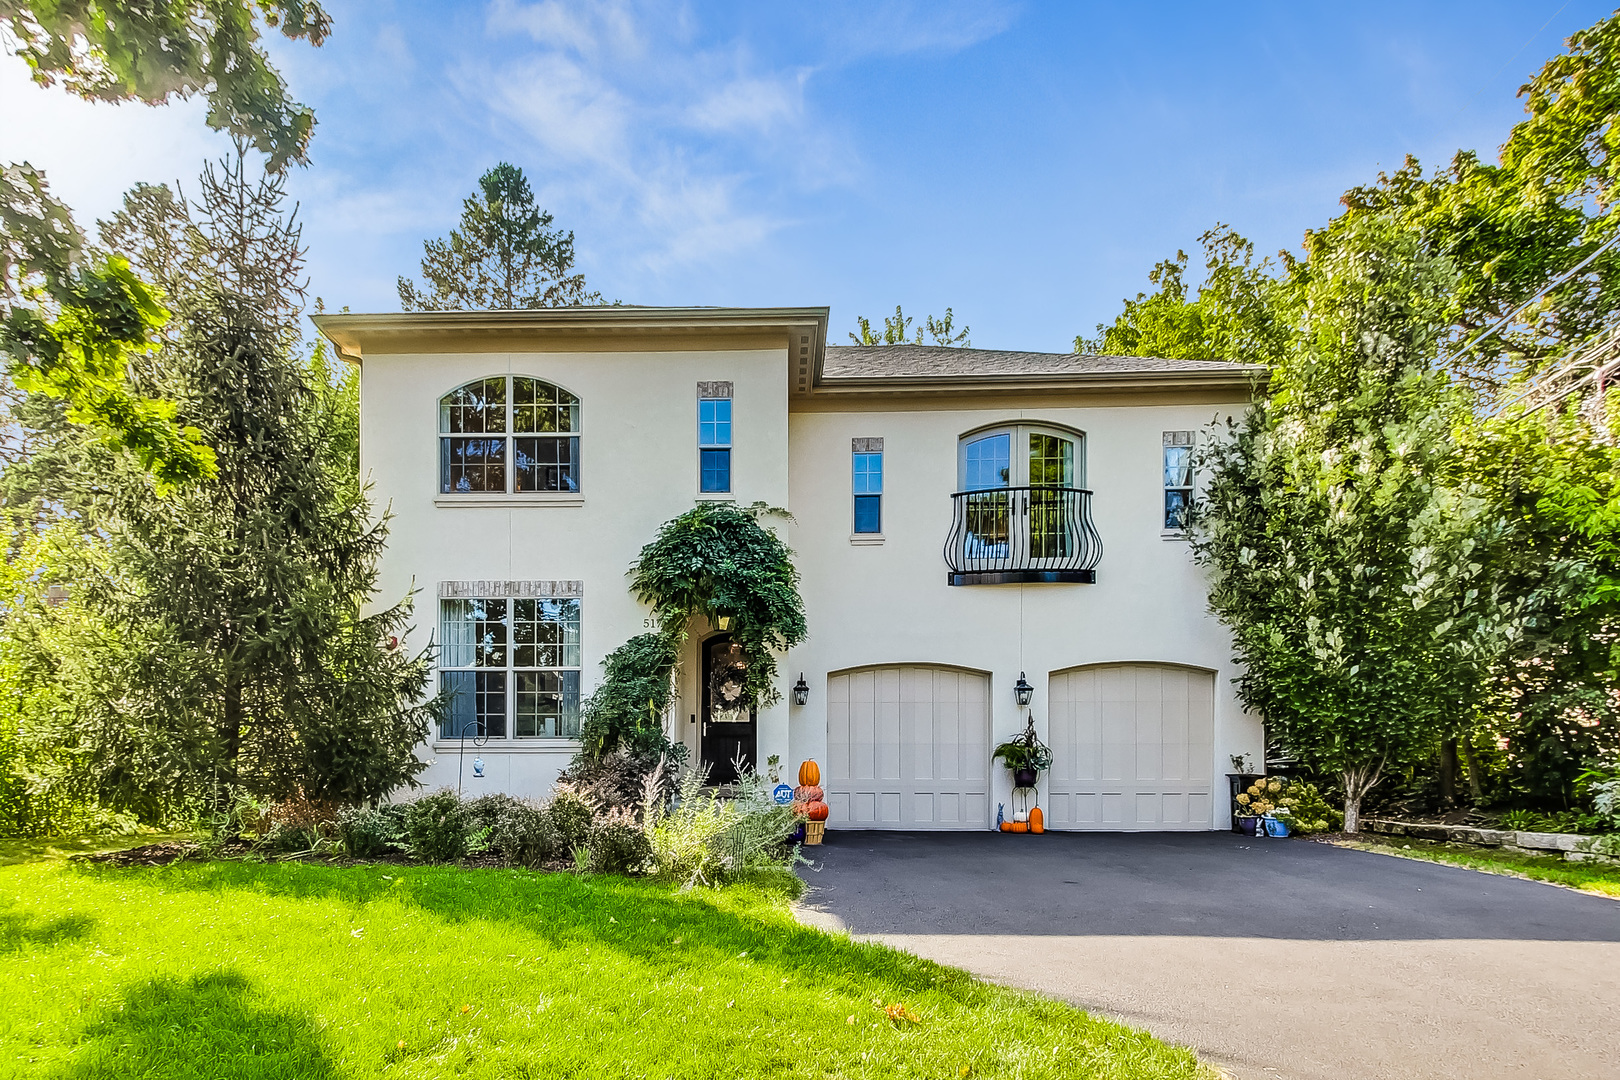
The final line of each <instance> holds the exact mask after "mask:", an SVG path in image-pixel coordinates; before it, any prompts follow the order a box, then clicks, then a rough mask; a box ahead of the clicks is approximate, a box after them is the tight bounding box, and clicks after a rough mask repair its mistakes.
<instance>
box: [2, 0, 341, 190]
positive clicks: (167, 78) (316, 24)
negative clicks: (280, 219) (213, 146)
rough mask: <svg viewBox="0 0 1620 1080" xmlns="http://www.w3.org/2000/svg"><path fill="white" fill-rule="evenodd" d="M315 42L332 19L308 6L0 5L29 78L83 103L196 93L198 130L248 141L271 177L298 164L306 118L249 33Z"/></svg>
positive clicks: (112, 0) (149, 100)
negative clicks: (263, 29) (204, 119)
mask: <svg viewBox="0 0 1620 1080" xmlns="http://www.w3.org/2000/svg"><path fill="white" fill-rule="evenodd" d="M261 21H262V22H263V23H264V25H266V26H269V27H271V28H274V29H276V30H278V31H280V32H281V34H282V35H283V36H285V37H287V38H290V39H292V40H295V41H297V40H303V41H308V42H309V43H310V44H311V45H317V46H318V45H320V44H321V43H322V42H323V41H325V40H326V35H327V34H328V33H329V32H330V31H331V29H332V20H331V18H330V16H328V15H327V13H326V11H325V9H323V8H322V7H321V5H320V4H319V3H316V2H315V0H22V2H19V0H0V24H3V25H4V26H5V27H6V29H7V30H8V31H9V32H10V33H11V35H12V36H13V37H14V38H15V39H16V41H17V42H18V43H19V44H18V47H17V55H18V56H20V57H22V58H23V59H24V60H25V61H27V63H28V66H29V67H30V68H31V69H33V72H34V81H35V82H37V83H39V84H40V85H41V86H51V85H54V84H55V83H56V82H58V81H61V82H62V83H63V85H64V86H66V88H67V89H68V91H69V92H70V93H73V94H76V95H77V96H79V97H82V98H85V99H87V100H90V101H142V102H145V103H146V104H148V105H157V104H161V103H163V102H166V101H168V100H169V99H171V98H175V97H179V98H187V97H191V96H192V95H194V94H199V93H200V94H203V95H204V96H205V97H206V98H207V99H208V126H209V127H211V128H214V129H215V130H216V131H228V132H230V133H231V134H233V135H236V136H238V137H241V138H244V139H247V140H249V141H250V142H251V143H252V144H253V146H254V147H256V148H257V149H258V150H259V152H260V153H262V154H264V156H265V158H266V159H267V161H268V162H269V167H270V168H271V169H272V170H273V171H276V172H280V171H281V170H283V169H285V168H286V167H287V165H288V163H289V162H295V161H296V162H298V163H300V164H302V163H303V162H304V161H305V160H306V155H307V153H308V149H309V138H310V135H311V134H313V132H314V130H315V113H314V111H313V110H312V109H310V108H309V107H308V106H306V105H300V104H298V103H297V102H295V101H293V100H292V99H291V98H289V97H288V96H287V84H286V82H285V81H284V80H283V79H282V77H281V75H280V73H279V72H277V71H276V69H275V68H274V67H273V66H272V65H271V63H270V60H269V58H268V57H267V56H266V55H265V53H264V49H263V48H262V47H260V45H259V26H260V23H261Z"/></svg>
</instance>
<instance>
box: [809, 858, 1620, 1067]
mask: <svg viewBox="0 0 1620 1080" xmlns="http://www.w3.org/2000/svg"><path fill="white" fill-rule="evenodd" d="M827 839H828V843H827V844H826V845H824V846H823V847H822V848H820V849H819V851H818V850H817V849H807V854H809V855H811V856H812V857H813V860H814V863H815V865H814V867H813V868H805V867H801V868H800V873H801V876H803V877H804V879H805V880H806V881H807V882H808V883H809V885H810V891H809V892H808V893H807V894H806V896H805V900H804V903H803V905H802V906H801V916H802V917H803V918H804V919H805V920H806V921H807V922H814V923H817V924H818V925H823V926H828V927H831V928H841V929H847V930H848V931H849V932H850V933H851V934H853V935H855V936H857V937H860V938H864V939H870V940H878V941H883V942H886V943H888V944H891V945H894V946H896V947H898V948H902V949H908V950H910V951H911V952H914V953H918V954H920V955H922V956H926V957H929V958H930V959H934V960H938V961H939V962H941V963H946V964H953V965H956V966H959V967H963V968H967V969H968V970H970V971H973V972H975V973H976V974H979V975H981V976H983V977H985V978H987V979H993V980H995V981H997V982H1002V983H1006V984H1009V985H1012V986H1020V987H1025V988H1028V989H1032V990H1039V991H1042V992H1044V993H1047V994H1051V995H1054V996H1056V997H1060V998H1063V999H1066V1000H1068V1001H1071V1002H1073V1003H1075V1004H1076V1005H1079V1006H1082V1007H1084V1008H1086V1009H1089V1010H1092V1011H1094V1012H1098V1013H1101V1014H1104V1015H1108V1016H1112V1017H1114V1018H1116V1019H1119V1020H1122V1021H1124V1022H1126V1023H1128V1024H1132V1025H1135V1026H1138V1027H1144V1028H1146V1029H1148V1030H1149V1031H1151V1032H1153V1033H1154V1034H1155V1035H1158V1036H1159V1037H1160V1038H1163V1039H1165V1040H1167V1041H1170V1042H1175V1043H1182V1044H1184V1045H1187V1046H1190V1047H1192V1048H1193V1049H1194V1050H1196V1051H1197V1052H1198V1054H1199V1055H1200V1056H1201V1057H1203V1058H1204V1059H1206V1060H1208V1061H1211V1062H1213V1063H1215V1064H1217V1065H1219V1066H1221V1067H1222V1068H1224V1069H1226V1070H1227V1071H1228V1072H1230V1073H1231V1074H1232V1075H1233V1076H1236V1077H1242V1078H1245V1080H1248V1078H1255V1080H1260V1078H1266V1080H1270V1078H1280V1080H1347V1078H1355V1080H1385V1078H1387V1080H1415V1078H1431V1077H1433V1078H1442V1077H1443V1078H1456V1080H1489V1078H1496V1077H1515V1078H1525V1080H1597V1078H1608V1077H1614V1078H1620V1034H1617V1033H1620V903H1617V902H1615V901H1613V900H1608V899H1604V898H1602V897H1596V896H1588V895H1585V894H1582V893H1576V892H1571V891H1569V890H1567V889H1560V888H1555V887H1553V886H1549V885H1542V884H1539V883H1536V882H1530V881H1520V880H1518V879H1514V878H1505V877H1496V876H1491V875H1486V874H1479V873H1475V872H1473V871H1470V870H1462V869H1458V868H1456V867H1449V866H1440V865H1435V864H1430V863H1421V862H1415V861H1412V860H1407V859H1397V858H1392V857H1390V856H1387V855H1378V854H1373V853H1371V852H1362V851H1351V850H1347V849H1343V848H1335V847H1331V846H1328V845H1325V844H1314V843H1310V842H1307V841H1301V840H1254V839H1251V838H1247V837H1242V836H1236V835H1233V834H1228V833H1199V834H1135V835H1120V834H1072V833H1071V834H1053V833H1048V834H1046V835H1044V836H1004V835H1001V834H998V833H933V834H923V833H857V832H843V833H834V832H830V831H829V833H828V834H827Z"/></svg>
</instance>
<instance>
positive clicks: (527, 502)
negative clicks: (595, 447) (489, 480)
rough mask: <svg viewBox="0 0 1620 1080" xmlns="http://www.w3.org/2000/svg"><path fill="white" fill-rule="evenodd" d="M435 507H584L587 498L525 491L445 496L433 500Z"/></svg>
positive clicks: (552, 492) (572, 493)
mask: <svg viewBox="0 0 1620 1080" xmlns="http://www.w3.org/2000/svg"><path fill="white" fill-rule="evenodd" d="M433 505H434V506H486V507H505V508H508V509H510V508H512V507H517V506H584V505H585V496H584V495H583V494H581V493H579V492H577V491H523V492H519V493H517V494H515V495H513V494H506V495H502V494H500V493H498V492H493V491H492V492H490V493H489V494H488V495H475V494H463V495H445V494H442V493H441V494H440V495H438V496H437V497H436V498H435V499H434V500H433Z"/></svg>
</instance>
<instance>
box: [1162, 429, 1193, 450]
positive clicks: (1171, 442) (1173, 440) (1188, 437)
mask: <svg viewBox="0 0 1620 1080" xmlns="http://www.w3.org/2000/svg"><path fill="white" fill-rule="evenodd" d="M1195 434H1196V432H1192V431H1167V432H1165V433H1164V445H1166V446H1192V445H1193V436H1194V435H1195Z"/></svg>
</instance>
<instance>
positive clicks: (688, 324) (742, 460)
mask: <svg viewBox="0 0 1620 1080" xmlns="http://www.w3.org/2000/svg"><path fill="white" fill-rule="evenodd" d="M827 318H828V311H827V309H826V308H814V307H812V308H769V309H733V308H646V307H592V308H561V309H547V310H534V311H494V312H441V313H406V314H381V315H322V316H318V317H317V318H316V320H315V321H316V323H317V324H318V326H319V328H320V330H321V332H322V333H323V334H325V335H326V337H327V338H329V339H330V340H331V341H332V342H333V343H334V345H335V346H336V347H337V348H338V350H339V352H340V353H341V355H342V356H343V357H345V358H346V359H348V360H349V361H351V362H353V363H356V364H359V365H360V366H361V371H362V376H361V423H360V431H361V449H360V454H361V469H362V472H363V474H364V475H365V477H366V478H367V479H368V480H369V481H370V483H371V484H372V493H373V497H374V500H375V501H376V503H377V504H378V505H379V506H383V505H386V506H387V507H388V508H389V510H390V511H391V513H392V515H393V520H392V526H391V534H390V543H389V547H388V551H387V554H386V556H385V557H384V560H383V563H382V579H381V582H380V587H381V596H383V597H397V596H400V595H402V594H403V593H405V592H406V591H407V590H410V589H412V588H416V589H418V590H419V593H418V609H417V612H418V614H417V620H416V621H417V625H416V628H415V630H414V632H413V633H414V635H415V637H414V639H413V641H412V642H410V644H411V645H412V646H413V647H420V646H422V645H424V644H426V643H427V642H428V641H429V640H430V636H431V637H432V638H433V639H436V640H437V641H438V642H440V643H441V646H442V647H441V649H440V653H439V668H440V670H439V671H438V673H437V678H438V679H439V680H440V683H441V685H446V686H449V687H450V688H451V689H452V690H453V691H454V692H455V702H456V704H455V707H454V709H453V715H452V717H451V719H450V720H448V721H447V722H446V724H445V726H444V728H443V730H441V731H439V732H437V733H436V737H435V738H434V739H433V740H432V742H431V745H427V746H424V747H423V748H422V751H421V752H422V754H423V756H424V758H426V759H427V760H429V761H430V762H431V764H430V765H429V767H428V769H427V770H426V772H425V773H424V774H423V776H422V780H423V781H424V782H426V783H427V784H429V785H430V786H439V785H451V786H454V785H456V784H457V783H458V782H459V783H460V784H461V785H462V786H463V788H464V789H465V790H466V791H468V792H469V793H475V792H480V791H505V792H510V793H514V794H520V795H543V794H545V793H547V792H548V791H549V790H550V788H551V785H552V783H553V781H554V780H555V778H556V776H557V774H558V773H559V772H560V771H561V770H562V769H563V768H564V767H565V766H566V764H567V763H568V760H569V758H570V757H571V756H572V755H573V753H574V752H575V749H576V748H577V744H576V742H575V741H574V736H575V735H576V734H577V731H578V723H579V704H580V701H581V700H582V699H583V698H584V697H586V696H588V695H589V694H590V692H591V690H592V688H593V686H594V685H595V683H596V682H597V680H598V678H599V677H600V672H601V661H602V658H603V657H604V656H605V655H606V654H607V653H608V652H610V651H611V650H613V649H614V648H615V647H617V646H618V645H620V644H621V643H623V642H624V641H625V640H627V639H628V638H630V637H631V636H633V635H635V634H637V633H641V632H643V631H644V630H645V629H646V619H647V611H646V610H645V609H644V608H643V607H642V606H640V605H639V604H638V603H637V602H636V601H635V599H634V598H632V597H631V596H630V594H629V592H628V591H627V588H626V585H627V578H626V570H627V568H628V567H629V565H630V563H631V561H632V560H633V559H634V558H635V556H636V554H637V552H638V551H639V550H640V549H641V547H642V545H643V544H645V543H646V542H647V541H648V540H650V539H651V538H652V536H653V535H654V533H655V532H656V530H657V528H658V526H659V525H660V524H662V523H663V522H665V521H667V520H669V519H670V518H672V517H675V516H676V515H678V514H680V513H682V512H683V511H685V510H687V509H689V508H690V507H691V506H692V505H693V503H694V501H695V500H701V499H728V500H736V501H737V502H738V503H740V504H743V505H746V504H750V503H753V502H756V501H762V502H765V503H769V504H771V505H773V506H779V507H785V508H787V509H788V510H789V511H791V513H792V517H793V520H792V523H783V524H782V525H781V526H780V528H781V529H782V530H783V531H784V535H785V537H786V539H787V541H788V543H789V544H790V546H791V547H792V549H793V551H794V552H795V559H796V563H797V565H798V567H799V570H800V572H801V574H802V577H803V584H802V589H803V595H804V600H805V604H806V610H807V614H808V618H809V626H810V636H809V639H808V640H807V641H806V642H805V643H804V644H803V645H802V646H800V647H799V648H797V649H795V650H793V651H792V652H791V653H790V654H788V655H786V656H784V657H782V659H781V676H782V680H783V682H782V687H781V689H782V691H783V694H782V700H781V702H780V704H777V705H774V706H772V707H770V708H764V709H761V710H759V711H758V712H757V714H746V713H736V712H733V713H727V712H726V711H725V710H724V709H723V708H717V707H715V706H714V703H713V702H712V701H711V695H710V693H709V692H708V686H709V683H708V681H707V674H706V673H707V672H709V671H710V670H711V669H712V668H713V666H714V662H715V660H716V658H722V659H723V658H724V655H725V651H726V637H725V635H724V633H722V632H720V631H719V630H718V629H717V628H714V627H707V626H705V627H699V628H697V632H695V633H693V634H692V636H691V643H690V648H689V654H688V655H687V656H686V657H685V658H684V660H683V664H682V670H681V676H680V683H679V700H678V702H677V704H676V706H675V708H674V709H673V711H672V713H671V715H670V716H669V718H668V723H669V725H670V732H671V735H672V737H674V738H675V739H677V740H680V741H684V742H685V743H686V744H687V745H688V746H689V747H690V748H691V760H693V761H703V762H708V763H710V764H711V765H712V766H713V768H714V770H715V772H716V774H717V775H718V776H720V777H722V778H723V777H724V776H725V775H726V773H727V772H728V771H729V768H730V762H731V761H732V759H733V757H734V756H735V755H736V754H738V753H739V752H741V753H742V754H744V755H745V756H747V757H749V758H751V759H752V760H754V761H758V762H763V761H765V760H766V759H767V758H768V757H769V756H770V755H779V756H780V757H781V759H782V761H783V763H784V765H786V766H787V767H788V769H789V770H792V769H793V768H796V766H797V763H798V762H800V761H802V760H803V759H805V758H814V759H816V760H817V761H818V762H820V763H821V765H822V770H823V778H824V779H823V784H824V786H825V788H826V790H827V801H828V802H829V804H830V806H831V815H832V816H831V819H830V821H829V826H830V827H831V828H834V829H838V828H865V829H985V828H989V827H991V826H992V824H993V822H994V821H995V818H996V812H997V807H998V805H1005V806H1006V808H1007V810H1008V812H1009V817H1010V816H1011V811H1012V809H1013V807H1014V799H1013V795H1012V792H1011V779H1010V776H1009V774H1008V772H1007V770H1006V769H1004V768H1001V767H999V764H994V765H993V763H992V761H991V758H990V753H991V748H992V747H993V746H994V745H995V743H997V742H999V741H1001V740H1002V739H1004V738H1007V737H1009V736H1011V735H1013V734H1015V733H1016V732H1017V731H1019V730H1020V729H1021V728H1022V727H1023V725H1024V717H1025V708H1026V707H1022V706H1020V705H1019V704H1018V702H1017V701H1016V700H1015V692H1014V687H1015V686H1016V685H1017V684H1018V683H1019V682H1020V680H1021V679H1023V680H1026V681H1027V685H1029V686H1031V687H1033V691H1032V693H1031V694H1030V695H1029V696H1030V701H1029V704H1028V706H1027V710H1028V715H1029V716H1030V717H1032V718H1033V720H1034V723H1035V726H1036V729H1037V730H1038V731H1039V732H1040V734H1041V735H1042V737H1043V738H1044V739H1045V740H1046V741H1047V742H1048V743H1049V744H1050V745H1051V746H1052V748H1053V751H1054V755H1055V761H1054V764H1053V767H1052V768H1051V770H1050V771H1049V772H1048V773H1047V774H1045V775H1044V776H1043V777H1042V778H1041V782H1040V788H1039V791H1038V800H1039V803H1040V805H1041V806H1042V808H1043V810H1044V812H1045V816H1046V822H1047V825H1048V827H1049V828H1053V829H1101V830H1195V829H1197V830H1202V829H1219V828H1225V827H1227V826H1228V824H1229V816H1228V806H1229V804H1228V800H1227V797H1226V790H1227V789H1226V781H1225V779H1224V774H1225V773H1226V772H1228V771H1229V770H1230V761H1231V756H1232V755H1234V754H1248V755H1251V757H1252V758H1254V759H1255V760H1259V759H1261V758H1262V756H1263V747H1262V733H1261V728H1260V724H1259V722H1258V720H1257V719H1256V718H1254V717H1252V716H1250V715H1247V714H1246V713H1245V712H1244V710H1243V708H1242V706H1241V705H1240V703H1239V701H1238V699H1237V697H1236V695H1235V693H1234V690H1233V685H1232V680H1233V678H1234V676H1235V674H1236V672H1235V671H1234V666H1233V661H1232V658H1231V645H1230V641H1229V639H1228V637H1227V635H1226V633H1225V631H1224V630H1223V628H1222V627H1221V626H1220V624H1219V623H1218V622H1216V621H1215V620H1214V619H1213V617H1212V616H1210V615H1209V613H1208V611H1207V609H1206V605H1205V598H1204V597H1205V590H1204V585H1203V580H1202V575H1201V571H1200V570H1199V569H1198V568H1197V567H1196V566H1195V565H1194V564H1193V562H1192V559H1191V556H1190V552H1189V550H1188V545H1187V544H1186V543H1185V542H1184V540H1183V539H1182V536H1181V533H1180V531H1179V530H1178V528H1177V523H1178V520H1179V516H1178V508H1179V507H1180V506H1181V505H1183V504H1184V502H1185V500H1186V499H1187V498H1188V497H1189V495H1190V492H1191V490H1192V489H1193V487H1194V485H1195V483H1196V480H1197V478H1196V477H1194V476H1192V475H1191V472H1190V465H1189V463H1188V454H1189V451H1190V448H1191V447H1192V446H1193V445H1194V442H1195V440H1196V439H1198V438H1199V437H1201V436H1200V432H1201V429H1203V428H1204V427H1205V426H1206V425H1208V424H1209V423H1210V422H1211V421H1212V420H1216V419H1219V418H1224V417H1227V416H1230V415H1234V414H1235V413H1237V412H1239V411H1241V410H1242V408H1243V407H1244V404H1245V403H1246V402H1247V401H1248V400H1249V398H1250V395H1251V393H1252V386H1253V380H1254V378H1255V376H1256V374H1257V372H1256V371H1255V369H1252V368H1249V367H1246V366H1243V365H1239V364H1227V363H1205V362H1196V361H1168V360H1157V359H1138V358H1131V357H1110V356H1083V355H1062V354H1043V353H1025V352H1005V351H992V350H982V349H948V348H934V347H921V346H910V345H897V346H859V347H857V346H829V345H828V344H827V329H828V328H827ZM801 676H802V679H803V681H804V684H805V685H806V686H807V687H808V693H807V694H806V695H804V696H805V698H806V700H805V703H804V704H802V705H800V704H796V703H795V701H794V694H793V693H792V692H791V687H792V686H793V685H794V684H796V683H798V682H799V680H800V678H801ZM475 735H481V736H483V737H484V738H485V739H487V741H482V745H479V746H478V747H477V748H476V750H473V749H471V748H470V739H471V737H472V736H475ZM464 736H465V738H464ZM475 756H476V757H477V759H479V760H480V761H481V762H482V766H483V768H482V775H480V776H477V777H474V776H473V775H472V774H473V769H472V767H471V761H472V760H473V758H474V757H475ZM1020 805H1021V804H1020Z"/></svg>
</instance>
